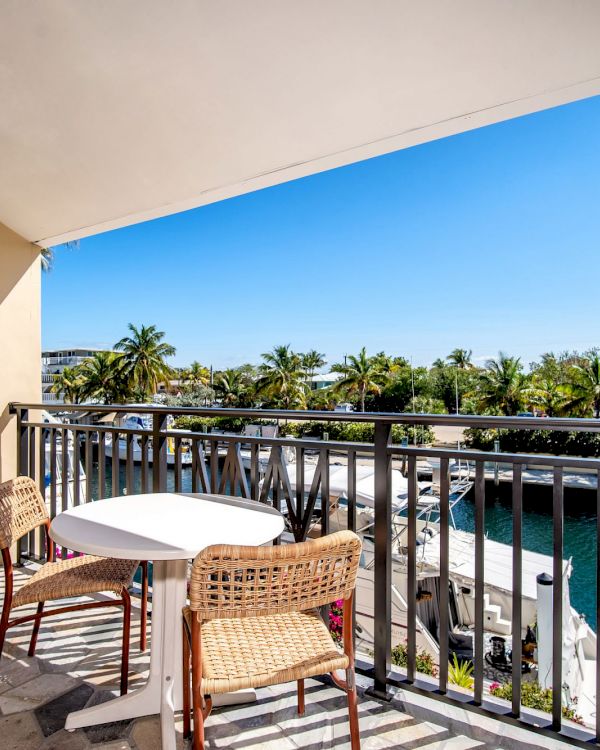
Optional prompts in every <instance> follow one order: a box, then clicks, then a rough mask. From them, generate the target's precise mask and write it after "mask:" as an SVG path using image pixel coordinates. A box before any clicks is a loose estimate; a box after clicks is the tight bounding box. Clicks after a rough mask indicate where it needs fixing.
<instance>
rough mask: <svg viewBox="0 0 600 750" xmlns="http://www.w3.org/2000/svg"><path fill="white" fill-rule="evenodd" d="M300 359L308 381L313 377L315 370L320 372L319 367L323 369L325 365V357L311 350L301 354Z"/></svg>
mask: <svg viewBox="0 0 600 750" xmlns="http://www.w3.org/2000/svg"><path fill="white" fill-rule="evenodd" d="M300 359H301V362H302V368H303V369H304V370H306V374H307V376H308V379H309V380H310V379H311V378H313V377H314V375H315V373H316V371H317V370H320V369H321V367H325V365H326V364H327V361H326V360H325V355H324V354H321V352H318V351H317V350H316V349H311V350H310V351H308V352H306V354H301V355H300Z"/></svg>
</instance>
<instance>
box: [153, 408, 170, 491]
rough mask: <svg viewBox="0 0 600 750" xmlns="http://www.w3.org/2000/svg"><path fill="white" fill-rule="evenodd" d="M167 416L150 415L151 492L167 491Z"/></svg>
mask: <svg viewBox="0 0 600 750" xmlns="http://www.w3.org/2000/svg"><path fill="white" fill-rule="evenodd" d="M166 429H167V414H166V413H165V412H162V411H161V412H154V414H153V415H152V491H153V492H166V491H167V437H166V435H165V434H164V433H165V430H166Z"/></svg>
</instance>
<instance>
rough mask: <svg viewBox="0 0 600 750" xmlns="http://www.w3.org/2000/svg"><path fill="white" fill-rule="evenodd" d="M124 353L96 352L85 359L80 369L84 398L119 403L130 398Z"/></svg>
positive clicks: (106, 402) (104, 402)
mask: <svg viewBox="0 0 600 750" xmlns="http://www.w3.org/2000/svg"><path fill="white" fill-rule="evenodd" d="M123 365H124V363H123V358H122V355H119V354H116V353H115V352H96V353H95V354H94V355H93V356H92V357H89V358H88V359H86V360H84V361H83V362H82V364H81V365H80V366H79V368H78V371H79V374H80V378H81V394H82V397H83V398H86V399H94V400H95V401H100V403H103V404H118V403H123V402H124V401H127V400H129V399H130V397H131V394H130V392H129V383H128V378H127V376H126V374H125V371H124V367H123Z"/></svg>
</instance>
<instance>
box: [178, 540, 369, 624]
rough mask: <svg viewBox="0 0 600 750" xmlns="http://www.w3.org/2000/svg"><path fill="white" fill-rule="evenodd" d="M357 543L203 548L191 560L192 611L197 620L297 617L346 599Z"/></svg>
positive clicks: (356, 561) (357, 554) (356, 560)
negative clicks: (287, 615) (304, 612)
mask: <svg viewBox="0 0 600 750" xmlns="http://www.w3.org/2000/svg"><path fill="white" fill-rule="evenodd" d="M360 551H361V542H360V539H359V537H358V536H357V535H356V534H354V533H353V532H351V531H338V532H336V533H335V534H330V535H328V536H324V537H322V538H320V539H317V540H315V541H309V542H301V543H299V544H287V545H282V546H276V547H235V546H229V545H215V546H212V547H207V548H206V549H205V550H203V551H202V552H201V553H200V554H199V555H198V556H197V557H196V559H195V560H194V564H193V566H192V574H191V581H190V608H191V610H192V611H195V612H196V613H197V617H198V619H200V620H212V619H220V618H229V617H236V618H237V617H260V616H264V615H273V614H282V613H286V612H301V611H306V610H310V609H314V608H315V607H320V606H322V605H325V604H329V603H331V602H333V601H335V600H338V599H347V598H348V597H349V596H350V595H351V593H352V591H353V589H354V583H355V580H356V573H357V571H358V564H359V560H360Z"/></svg>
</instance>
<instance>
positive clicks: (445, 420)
mask: <svg viewBox="0 0 600 750" xmlns="http://www.w3.org/2000/svg"><path fill="white" fill-rule="evenodd" d="M10 406H11V411H12V412H13V413H16V412H19V411H23V410H25V409H31V410H35V409H45V410H46V411H69V412H71V413H74V412H83V411H85V412H89V411H94V412H97V413H108V412H116V413H117V414H124V413H131V412H135V413H136V414H160V413H162V414H172V415H174V416H196V417H209V418H214V417H230V418H241V419H259V420H265V419H267V420H268V419H274V420H282V419H283V420H291V421H307V420H310V421H319V422H321V421H323V422H372V423H386V424H408V425H430V426H444V425H446V426H450V427H480V428H484V429H494V428H495V429H509V428H516V429H521V430H551V431H573V432H600V419H580V418H571V417H552V418H544V419H541V418H539V417H488V416H481V415H473V414H464V415H463V414H412V413H410V414H409V413H406V414H405V413H391V412H336V411H310V410H302V411H301V410H297V411H296V410H286V409H230V408H223V407H215V406H212V407H197V406H160V405H143V406H141V405H138V404H61V405H51V404H47V403H46V404H44V403H42V404H40V403H37V404H36V403H19V402H13V403H12V404H11V405H10Z"/></svg>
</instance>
